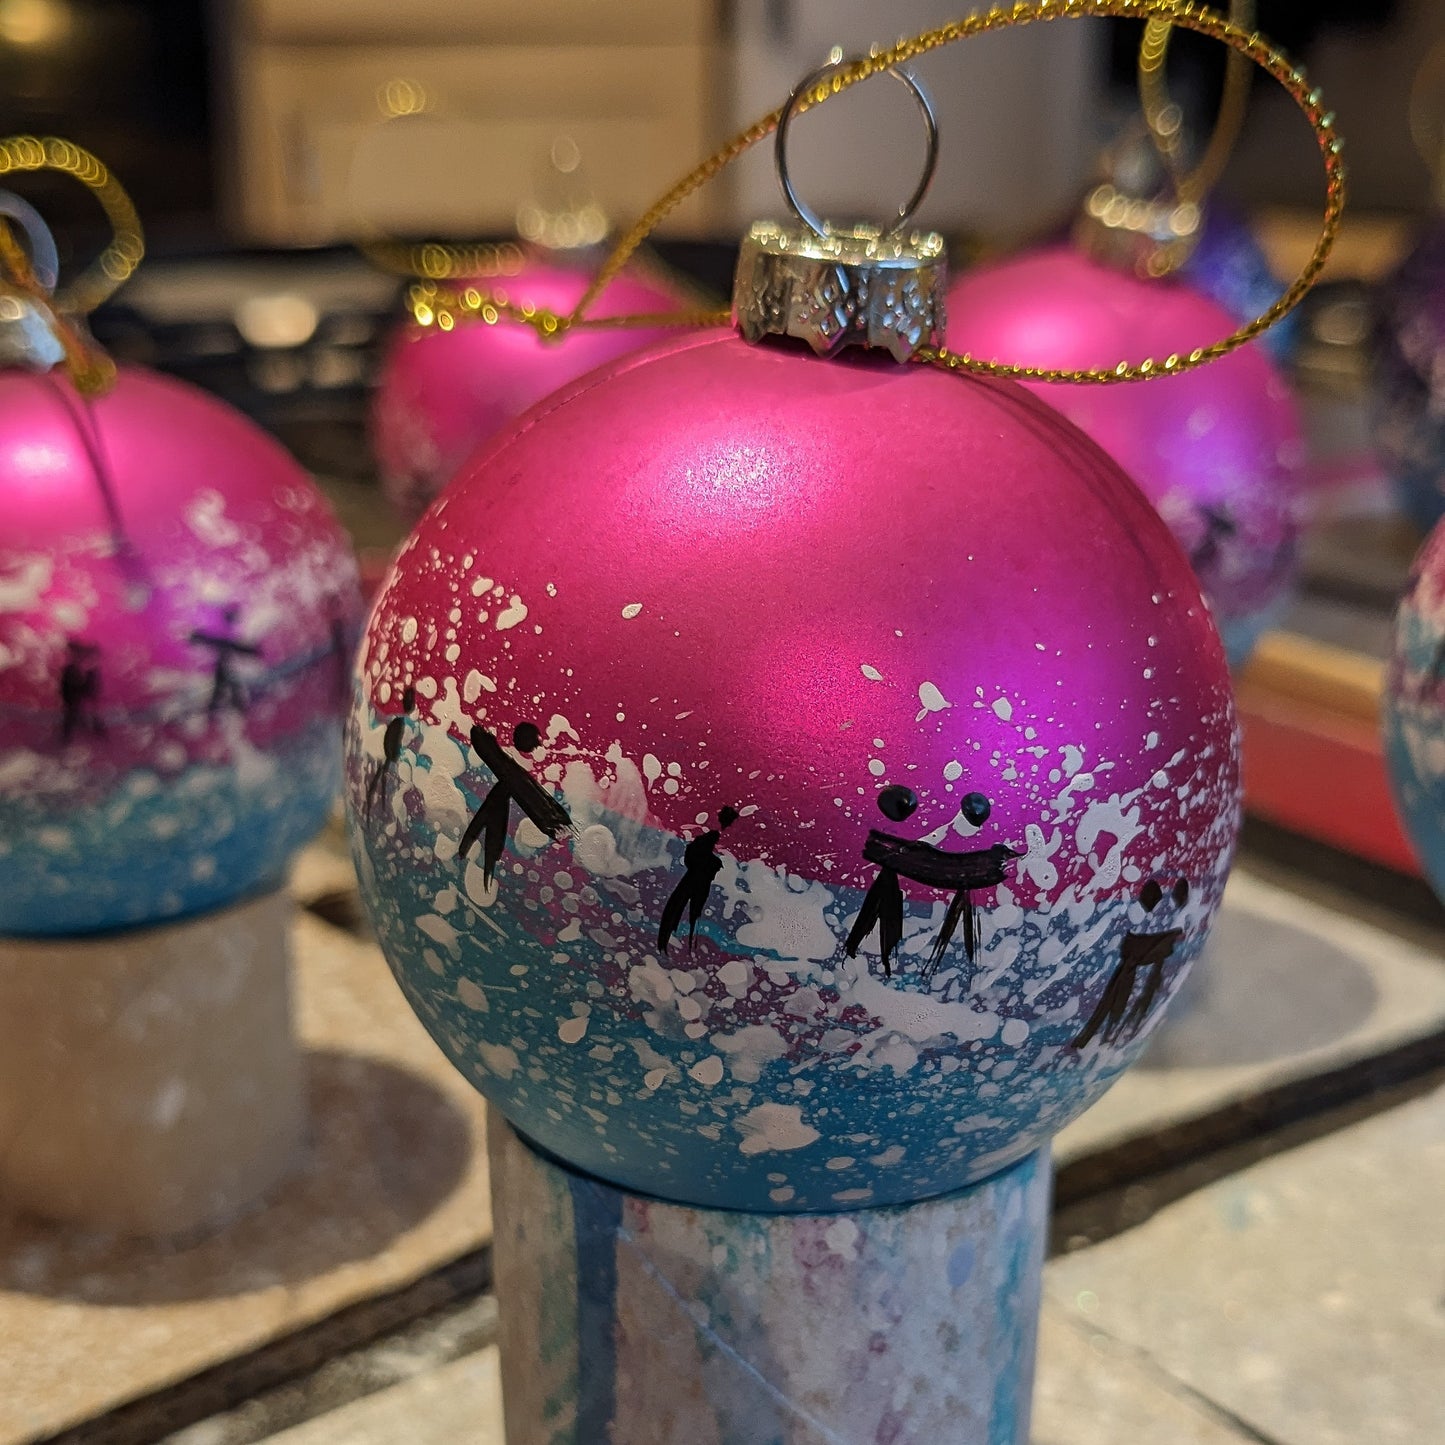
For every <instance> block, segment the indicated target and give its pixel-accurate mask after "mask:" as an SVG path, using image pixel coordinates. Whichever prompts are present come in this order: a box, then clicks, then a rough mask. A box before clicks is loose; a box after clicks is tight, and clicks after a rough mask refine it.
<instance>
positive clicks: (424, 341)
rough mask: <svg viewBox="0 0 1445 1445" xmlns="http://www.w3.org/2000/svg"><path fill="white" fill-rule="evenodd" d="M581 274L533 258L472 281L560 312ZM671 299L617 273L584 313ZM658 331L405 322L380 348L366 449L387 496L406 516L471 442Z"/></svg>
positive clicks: (630, 309) (573, 300)
mask: <svg viewBox="0 0 1445 1445" xmlns="http://www.w3.org/2000/svg"><path fill="white" fill-rule="evenodd" d="M589 280H590V277H589V276H587V275H585V274H584V273H583V272H581V271H577V270H571V269H568V268H566V267H563V266H558V265H556V264H552V263H548V262H545V261H541V260H537V259H535V258H534V259H531V260H529V261H528V262H527V264H526V265H525V267H524V268H523V269H522V271H521V272H520V273H519V274H518V275H517V276H514V277H511V276H509V277H507V278H505V280H503V281H501V282H494V281H485V282H480V283H478V284H479V285H481V286H483V287H485V288H486V289H488V290H490V291H499V292H501V293H503V294H504V295H507V296H509V297H511V298H512V299H515V300H525V301H527V302H530V303H531V304H533V305H536V306H539V307H545V308H546V309H548V310H552V311H558V312H567V311H570V310H571V309H572V307H573V306H575V305H576V304H577V302H578V301H580V300H581V299H582V293H583V291H584V289H585V288H586V286H587V283H588V281H589ZM679 304H680V303H679V301H678V298H677V297H676V296H674V295H670V294H668V293H667V292H666V291H664V290H663V289H662V288H661V287H659V286H655V285H653V284H651V283H650V282H648V281H645V280H643V279H641V278H639V277H637V276H635V275H632V274H629V273H626V272H624V273H623V274H622V275H621V276H619V277H618V278H617V279H616V280H615V281H613V282H612V284H611V285H609V286H608V288H607V290H606V291H605V292H604V293H603V294H602V297H601V299H600V300H599V302H598V304H597V306H596V308H595V310H594V312H593V314H594V315H596V316H599V317H604V316H625V315H631V314H643V313H648V312H670V311H675V310H677V309H678V306H679ZM661 335H662V333H661V332H660V331H656V330H643V329H638V328H631V327H619V328H618V329H616V330H608V329H606V328H602V329H599V330H577V331H572V332H569V333H567V334H566V335H565V336H563V337H562V338H561V340H558V341H543V340H542V338H541V337H540V336H538V334H537V333H536V332H535V331H534V330H533V329H532V328H531V327H530V326H524V325H522V324H520V323H518V322H513V321H509V320H507V319H505V318H503V319H501V320H499V321H497V322H494V323H490V324H489V323H488V322H486V321H484V320H483V319H481V318H480V317H469V318H462V319H460V320H458V321H457V322H456V324H455V325H454V326H453V327H452V329H451V330H450V331H444V330H442V328H441V327H440V326H419V325H417V324H416V323H415V322H406V323H404V324H403V325H401V326H399V327H398V328H397V330H396V332H395V333H394V335H393V336H392V339H391V342H390V344H389V346H388V348H387V351H386V355H385V357H384V358H383V361H382V366H381V373H380V376H379V378H378V380H377V387H376V393H375V396H374V398H373V401H372V413H371V436H372V446H373V449H374V451H375V453H376V459H377V463H378V465H379V466H380V468H381V480H382V487H383V489H384V490H385V492H386V495H387V497H388V498H389V499H390V501H391V503H392V505H393V506H394V507H395V508H396V509H397V511H398V512H399V513H400V514H401V515H402V516H404V517H405V518H406V520H407V521H408V522H412V521H415V519H416V518H417V517H419V516H420V515H421V513H422V511H423V510H424V509H425V508H426V506H427V504H428V503H429V502H430V501H431V500H432V498H433V497H435V496H436V494H437V493H438V492H440V491H441V489H442V487H443V486H445V484H446V483H447V481H448V480H449V479H450V478H451V476H452V474H453V473H454V472H455V471H456V469H457V467H458V466H460V465H461V463H462V462H463V461H464V460H465V459H466V457H467V455H468V454H469V453H470V452H471V451H472V450H473V449H474V448H475V447H476V446H477V445H478V444H479V443H481V442H483V441H485V440H486V439H487V438H488V437H489V436H491V435H492V434H493V433H494V432H496V431H498V430H500V428H502V427H503V426H505V425H506V424H507V423H508V422H509V421H511V420H512V419H513V418H514V417H517V416H520V415H521V413H522V412H524V411H526V410H527V408H528V407H530V406H532V405H534V404H535V403H536V402H539V401H541V400H542V398H543V397H544V396H548V395H550V394H551V393H552V392H554V391H556V390H557V388H558V387H560V386H565V385H566V384H567V383H568V382H569V381H573V380H575V379H576V378H577V377H579V376H582V375H583V374H585V373H586V372H589V371H591V370H593V368H594V367H598V366H601V365H602V364H603V363H604V362H607V361H611V360H613V359H614V358H616V357H619V356H625V355H627V354H628V353H629V352H632V351H637V350H639V349H641V348H642V347H643V346H645V345H647V344H648V343H650V342H653V341H656V340H657V339H658V338H659V336H661Z"/></svg>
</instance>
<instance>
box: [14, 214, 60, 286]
mask: <svg viewBox="0 0 1445 1445" xmlns="http://www.w3.org/2000/svg"><path fill="white" fill-rule="evenodd" d="M0 217H3V218H4V219H5V220H8V221H14V222H15V224H16V225H17V226H19V228H20V229H21V230H22V231H23V232H24V233H25V239H26V240H27V241H29V242H30V269H31V270H32V271H34V273H35V279H36V280H37V281H38V282H39V283H40V284H41V285H42V286H43V287H44V288H45V289H46V290H47V291H50V292H53V291H54V290H55V288H56V286H57V285H58V284H59V281H60V253H59V251H57V250H56V248H55V237H54V236H53V235H51V233H50V227H49V226H47V225H46V224H45V218H44V217H43V216H42V215H41V214H40V212H39V211H37V210H36V209H35V207H34V206H32V205H31V204H30V202H29V201H27V200H23V199H22V198H21V197H20V196H17V195H16V194H15V192H14V191H0Z"/></svg>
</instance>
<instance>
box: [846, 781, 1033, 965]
mask: <svg viewBox="0 0 1445 1445" xmlns="http://www.w3.org/2000/svg"><path fill="white" fill-rule="evenodd" d="M878 806H879V808H880V809H881V810H882V812H883V814H884V816H885V817H887V818H890V819H893V820H894V821H895V822H901V821H902V820H903V819H904V818H907V817H908V816H909V815H910V814H911V813H912V812H913V810H914V809H915V808H916V807H917V806H918V802H917V799H916V798H915V797H914V796H913V793H912V792H911V790H909V789H908V788H904V787H900V786H897V785H894V786H893V787H890V788H884V789H883V791H882V792H881V793H879V795H878ZM959 811H960V812H961V813H962V814H963V815H964V817H965V818H967V819H968V821H969V822H970V823H972V824H974V826H975V827H976V826H978V825H979V824H980V823H982V822H983V821H984V820H985V819H986V818H987V817H988V815H989V812H990V811H991V810H990V805H989V801H988V799H987V798H985V797H984V796H983V794H982V793H970V794H968V796H967V797H966V798H964V800H963V803H962V805H961V807H960V809H959ZM863 856H864V857H865V858H866V859H867V860H868V861H869V862H870V863H876V864H878V877H877V878H876V879H875V880H874V882H873V884H872V886H871V887H870V888H869V889H868V892H867V893H866V894H865V895H864V898H863V907H862V908H861V909H860V910H859V913H858V918H857V920H856V921H855V923H854V924H853V927H852V929H851V930H850V932H849V934H848V941H847V943H846V944H845V945H844V948H845V951H846V952H847V954H848V957H849V958H856V957H857V956H858V949H859V947H860V946H861V945H862V943H863V940H864V939H865V938H867V937H868V935H869V934H870V933H871V932H872V931H873V928H874V926H875V924H876V925H877V928H878V943H879V952H880V953H881V954H882V957H883V976H884V978H891V977H892V976H893V970H892V965H891V961H890V960H891V956H892V953H893V950H894V949H895V948H896V947H897V946H898V943H899V941H900V940H901V939H902V937H903V890H902V888H901V887H900V886H899V883H898V880H899V878H900V877H903V878H908V879H911V880H912V881H913V882H914V883H922V884H925V885H926V886H928V887H930V888H944V889H948V890H950V891H951V892H952V893H953V897H952V899H951V900H950V902H949V905H948V911H947V913H945V915H944V919H943V926H942V927H941V928H940V929H939V933H938V937H937V938H936V939H935V940H934V944H933V949H932V952H931V953H930V955H929V960H928V963H927V965H926V967H925V969H924V974H923V977H924V980H925V982H926V981H927V980H928V979H930V978H932V976H933V974H934V973H935V971H936V970H937V968H938V966H939V964H940V963H941V962H942V961H943V955H944V953H945V952H946V951H947V949H948V945H949V944H950V943H951V942H952V941H953V935H954V933H955V932H956V931H957V929H958V925H959V923H960V921H962V923H963V925H964V930H963V951H964V953H965V954H966V955H967V957H968V961H969V963H972V962H973V960H974V955H975V954H976V953H977V952H978V941H979V940H978V917H977V913H976V911H975V905H974V902H973V893H974V890H975V889H979V888H996V887H997V886H998V885H999V884H1000V883H1002V882H1004V881H1005V879H1006V878H1007V877H1008V871H1007V870H1008V865H1009V864H1010V863H1011V862H1012V861H1013V860H1014V859H1015V858H1022V857H1023V852H1022V851H1021V850H1020V849H1016V848H1010V847H1008V846H1007V844H1004V843H995V844H994V845H993V846H992V847H991V848H975V849H970V850H968V851H966V852H960V853H951V852H949V851H948V850H947V849H945V848H936V847H934V846H933V844H932V843H921V842H915V841H913V840H911V839H908V838H899V837H898V836H896V835H895V834H893V833H884V832H882V831H880V830H879V829H877V828H874V829H871V830H870V831H869V833H868V840H867V842H866V843H864V845H863Z"/></svg>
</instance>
